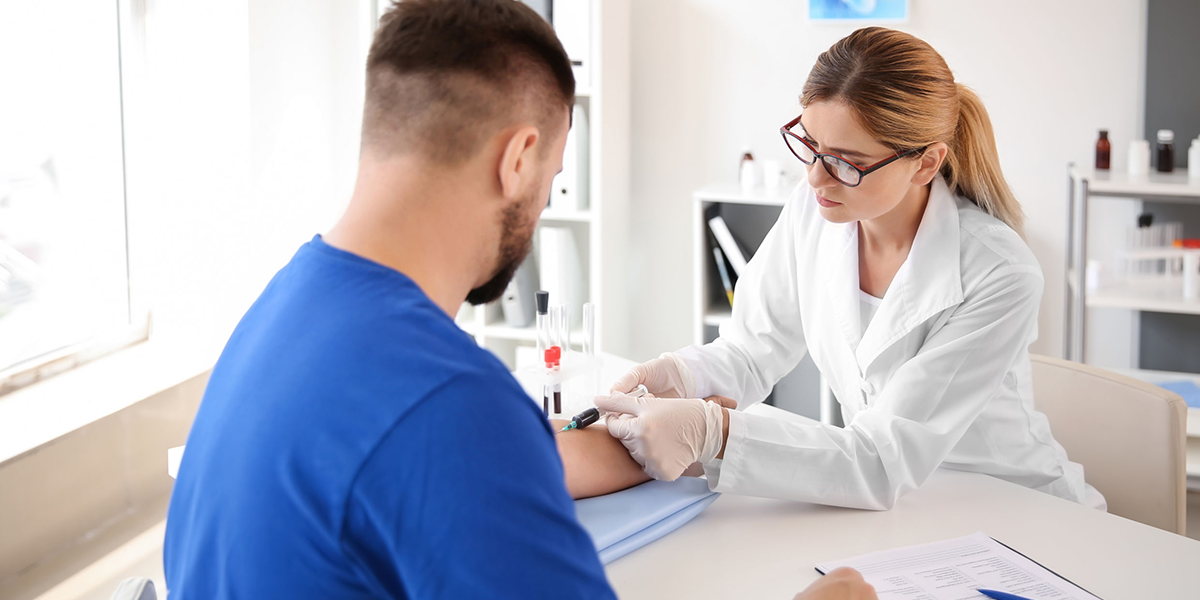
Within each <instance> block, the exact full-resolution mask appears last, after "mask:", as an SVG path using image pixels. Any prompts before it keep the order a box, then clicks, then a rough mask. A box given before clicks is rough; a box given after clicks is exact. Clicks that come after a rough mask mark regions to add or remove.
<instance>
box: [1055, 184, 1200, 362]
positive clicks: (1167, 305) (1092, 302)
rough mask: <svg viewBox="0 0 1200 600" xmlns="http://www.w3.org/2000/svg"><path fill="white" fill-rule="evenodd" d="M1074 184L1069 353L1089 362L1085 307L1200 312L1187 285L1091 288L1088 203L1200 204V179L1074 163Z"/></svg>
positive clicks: (1066, 328) (1066, 311) (1066, 325)
mask: <svg viewBox="0 0 1200 600" xmlns="http://www.w3.org/2000/svg"><path fill="white" fill-rule="evenodd" d="M1068 175H1069V179H1070V188H1069V194H1068V198H1067V249H1066V272H1067V278H1066V279H1067V282H1066V290H1065V291H1066V302H1064V308H1063V356H1064V357H1065V358H1067V359H1069V360H1074V361H1079V362H1085V357H1084V352H1083V348H1084V342H1085V338H1086V331H1085V329H1086V328H1085V326H1084V323H1085V320H1084V316H1085V311H1086V310H1087V309H1088V308H1089V307H1092V308H1099V307H1105V308H1124V309H1131V310H1138V311H1150V312H1162V313H1174V314H1200V300H1185V299H1184V298H1183V293H1182V289H1177V288H1175V287H1173V286H1172V285H1158V284H1151V285H1145V284H1133V285H1131V284H1115V285H1108V286H1104V287H1101V288H1100V289H1098V290H1096V291H1095V292H1088V290H1087V285H1086V281H1085V277H1086V269H1085V265H1086V264H1087V251H1086V248H1087V237H1088V230H1087V222H1088V202H1089V200H1090V199H1091V198H1097V197H1102V198H1117V199H1127V200H1133V201H1141V200H1150V201H1154V202H1172V203H1180V204H1194V205H1196V206H1197V207H1200V180H1196V179H1189V178H1188V176H1187V173H1186V172H1182V173H1180V172H1177V173H1157V172H1155V173H1150V174H1147V175H1135V176H1131V175H1129V174H1127V173H1118V172H1110V171H1094V170H1090V169H1079V168H1076V167H1075V165H1073V164H1072V165H1069V166H1068Z"/></svg>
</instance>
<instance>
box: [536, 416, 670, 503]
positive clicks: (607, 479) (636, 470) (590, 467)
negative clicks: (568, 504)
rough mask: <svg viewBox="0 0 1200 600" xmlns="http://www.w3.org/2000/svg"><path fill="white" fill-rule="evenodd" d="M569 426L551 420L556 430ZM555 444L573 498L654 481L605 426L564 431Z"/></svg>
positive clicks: (559, 421)
mask: <svg viewBox="0 0 1200 600" xmlns="http://www.w3.org/2000/svg"><path fill="white" fill-rule="evenodd" d="M566 424H567V421H564V420H561V419H551V420H550V425H551V427H553V428H554V430H555V431H558V430H559V429H562V428H563V426H564V425H566ZM555 441H556V442H557V443H558V453H559V456H561V457H562V462H563V474H564V475H565V476H566V480H567V491H568V492H569V493H570V494H571V497H572V498H576V499H579V498H590V497H592V496H601V495H604V494H610V493H612V492H616V491H620V490H623V489H625V488H629V487H633V486H635V485H637V484H639V483H642V482H645V481H649V480H650V476H649V475H647V474H646V472H645V471H643V470H642V466H641V465H639V464H637V461H635V460H633V458H631V457H630V456H629V452H628V451H627V450H625V446H622V445H621V442H620V441H619V440H617V439H616V438H614V437H613V436H611V435H609V434H608V430H607V429H605V428H604V425H603V424H601V423H598V424H596V425H593V426H591V427H588V428H587V429H573V430H571V431H564V432H563V433H560V434H558V435H556V436H555Z"/></svg>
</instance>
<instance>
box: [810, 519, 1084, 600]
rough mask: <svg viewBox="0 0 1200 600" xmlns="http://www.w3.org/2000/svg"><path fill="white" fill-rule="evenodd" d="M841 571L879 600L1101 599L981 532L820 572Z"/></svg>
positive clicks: (843, 562) (869, 556)
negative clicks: (991, 595)
mask: <svg viewBox="0 0 1200 600" xmlns="http://www.w3.org/2000/svg"><path fill="white" fill-rule="evenodd" d="M838 567H852V568H854V569H856V570H858V571H859V572H860V573H862V574H863V578H864V579H866V580H867V583H870V584H871V585H873V586H875V593H877V594H878V595H879V599H880V600H892V599H900V598H903V599H904V600H969V599H983V600H987V597H986V596H984V595H983V594H980V593H979V592H977V591H975V590H976V589H978V588H983V589H990V590H997V591H1001V592H1008V593H1010V594H1016V595H1018V596H1022V597H1025V598H1030V599H1031V600H1099V599H1098V598H1096V596H1093V595H1092V594H1089V593H1088V592H1086V591H1084V590H1083V589H1081V588H1080V587H1079V586H1077V585H1075V584H1074V583H1071V582H1070V581H1068V580H1066V579H1063V578H1062V577H1059V576H1058V575H1056V574H1054V573H1053V572H1051V571H1050V570H1049V569H1047V568H1045V567H1043V566H1042V565H1040V564H1038V563H1036V562H1034V561H1032V560H1030V559H1028V558H1026V557H1024V556H1022V555H1021V554H1020V553H1019V552H1014V551H1013V550H1011V549H1009V548H1008V547H1007V546H1005V545H1004V544H1001V543H999V542H997V541H996V540H993V539H992V538H990V537H988V536H986V535H984V534H982V533H976V534H973V535H968V536H966V537H961V538H956V539H952V540H944V541H941V542H933V543H931V544H922V545H919V546H909V547H907V548H896V549H894V550H884V551H882V552H872V553H870V554H864V555H862V556H858V557H855V558H847V559H844V560H835V561H830V562H824V563H821V564H818V565H817V570H818V571H820V572H821V573H828V572H829V571H832V570H834V569H836V568H838Z"/></svg>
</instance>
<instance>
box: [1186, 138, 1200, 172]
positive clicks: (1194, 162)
mask: <svg viewBox="0 0 1200 600" xmlns="http://www.w3.org/2000/svg"><path fill="white" fill-rule="evenodd" d="M1187 162H1188V179H1200V137H1198V138H1196V139H1194V140H1192V146H1191V147H1190V148H1188V161H1187Z"/></svg>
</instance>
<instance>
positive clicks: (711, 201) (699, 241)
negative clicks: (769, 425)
mask: <svg viewBox="0 0 1200 600" xmlns="http://www.w3.org/2000/svg"><path fill="white" fill-rule="evenodd" d="M790 190H791V186H787V185H785V186H780V189H779V190H778V191H777V192H775V193H768V192H767V191H766V190H765V189H763V188H761V187H760V188H756V189H753V190H743V189H742V188H741V186H738V185H736V184H717V185H710V186H707V187H704V188H701V189H700V190H697V191H696V192H695V193H694V194H693V195H692V244H693V247H692V273H693V277H692V281H693V286H694V287H693V293H692V301H693V309H694V312H693V314H694V317H693V318H694V321H693V330H692V332H693V335H692V337H693V343H695V344H705V343H708V342H711V341H712V340H713V339H715V337H716V336H717V333H718V330H719V328H720V326H721V325H722V324H723V323H725V322H726V321H728V320H729V319H730V317H731V316H732V308H731V307H730V306H729V302H728V300H727V299H726V296H725V292H724V289H723V286H722V284H721V282H720V281H719V279H715V278H716V277H717V275H716V267H715V259H714V257H713V252H712V245H711V243H710V242H709V239H710V236H709V233H708V232H709V228H708V221H707V219H706V218H705V215H706V214H707V213H708V211H709V210H710V209H711V208H713V207H717V210H718V211H719V212H721V213H723V214H722V217H723V218H724V219H725V220H726V222H727V224H728V226H729V228H730V230H731V233H732V234H733V235H734V237H735V238H738V243H739V244H742V245H743V246H749V247H747V249H748V250H750V254H749V255H747V257H746V258H747V259H749V258H750V256H751V255H753V250H754V249H756V248H757V246H758V244H759V243H760V242H761V241H762V236H765V235H766V233H767V231H768V230H769V228H770V226H771V225H773V224H774V223H775V220H776V219H777V218H778V216H779V210H782V208H783V205H784V203H785V202H787V198H788V193H789V191H790ZM723 205H725V206H723ZM727 206H732V207H739V208H741V210H739V209H738V208H734V209H733V210H729V211H727V210H726V207H727ZM747 207H758V208H761V209H762V210H756V209H754V208H750V210H748V211H747V210H745V208H747ZM770 209H775V210H770ZM733 212H736V213H741V217H742V218H738V215H735V214H729V213H733ZM743 219H746V220H748V221H751V222H750V223H746V222H740V221H742V220H743ZM739 234H740V235H739ZM748 237H753V238H757V239H754V240H753V243H750V244H748V242H750V241H751V240H749V239H747V238H748ZM730 276H731V277H732V276H733V272H732V270H731V271H730ZM736 290H737V284H736V283H735V284H734V291H735V293H734V298H735V302H736V297H737V294H736ZM794 377H801V378H805V379H807V378H812V379H813V380H812V381H807V380H805V381H800V382H794V381H793V382H788V380H791V379H793V378H794ZM780 383H781V384H783V385H785V386H787V391H786V393H795V391H796V390H798V389H799V388H807V390H806V391H808V392H809V393H812V390H813V389H814V388H815V390H816V392H817V393H818V394H819V399H818V405H817V406H818V414H817V415H806V416H809V417H817V416H819V417H820V419H821V422H823V423H834V422H835V421H836V420H837V419H835V416H834V415H835V414H836V413H837V410H838V408H837V402H836V400H834V397H833V394H832V392H830V390H829V386H828V385H826V384H825V380H824V378H822V377H821V376H820V373H819V372H818V371H817V369H816V366H815V365H813V364H812V361H811V359H810V358H808V357H805V358H804V361H802V362H801V366H800V367H798V368H797V372H796V373H793V375H789V376H787V377H785V381H783V382H780ZM778 390H780V385H776V391H777V392H778ZM791 403H792V402H791V401H790V399H787V398H775V404H776V406H779V407H780V408H785V409H789V406H788V405H789V404H791Z"/></svg>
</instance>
